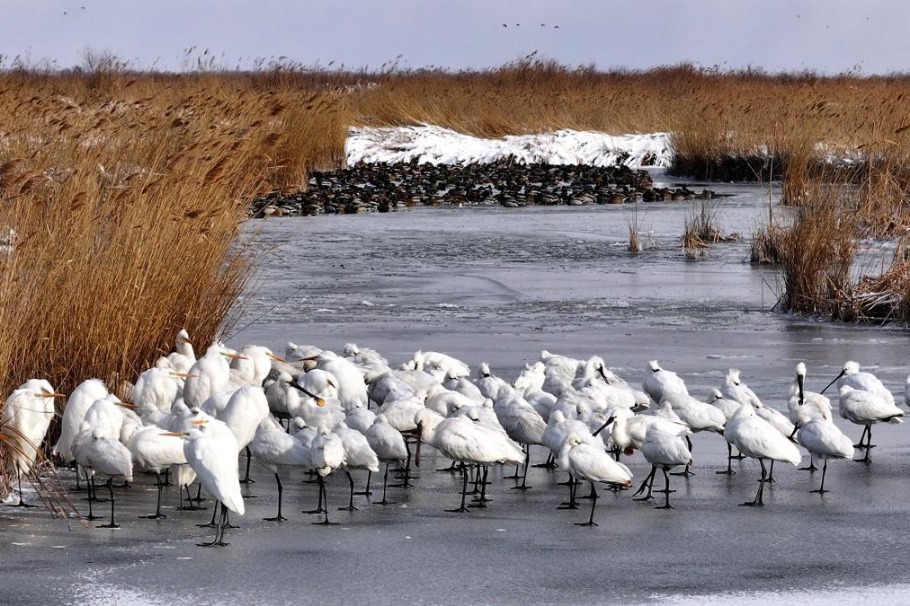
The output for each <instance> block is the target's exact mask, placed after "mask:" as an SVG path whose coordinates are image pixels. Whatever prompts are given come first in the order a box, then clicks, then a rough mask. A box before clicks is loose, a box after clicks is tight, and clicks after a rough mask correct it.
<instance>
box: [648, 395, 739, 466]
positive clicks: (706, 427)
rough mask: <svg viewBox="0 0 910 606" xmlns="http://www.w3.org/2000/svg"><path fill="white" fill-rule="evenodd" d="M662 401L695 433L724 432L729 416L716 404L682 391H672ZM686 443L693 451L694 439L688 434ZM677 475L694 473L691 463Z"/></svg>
mask: <svg viewBox="0 0 910 606" xmlns="http://www.w3.org/2000/svg"><path fill="white" fill-rule="evenodd" d="M660 403H661V404H667V403H669V404H670V406H671V407H672V409H673V412H675V413H676V415H677V416H678V417H679V419H680V420H681V421H682V422H683V423H685V424H686V425H688V426H689V429H691V430H692V432H693V433H695V432H699V431H715V432H717V433H720V434H723V431H724V425H725V424H726V422H727V418H726V417H725V416H724V413H723V412H721V411H720V409H719V408H717V407H716V406H711V405H710V404H707V403H706V402H702V401H701V400H698V399H696V398H693V397H692V396H690V395H689V394H687V393H683V392H681V391H672V392H670V393H668V394H665V395H664V397H663V399H662V400H661V402H660ZM686 444H688V446H689V450H690V451H691V450H692V441H691V440H690V439H689V437H688V436H686ZM675 475H681V476H690V475H692V472H691V471H689V465H686V468H685V470H683V471H681V472H679V473H678V474H675Z"/></svg>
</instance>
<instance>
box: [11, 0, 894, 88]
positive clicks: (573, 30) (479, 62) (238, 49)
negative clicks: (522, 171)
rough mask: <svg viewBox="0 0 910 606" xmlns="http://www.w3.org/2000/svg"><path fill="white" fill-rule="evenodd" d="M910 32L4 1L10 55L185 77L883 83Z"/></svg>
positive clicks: (659, 15) (330, 1) (609, 9)
mask: <svg viewBox="0 0 910 606" xmlns="http://www.w3.org/2000/svg"><path fill="white" fill-rule="evenodd" d="M503 24H505V25H506V26H507V27H503ZM519 24H520V25H519ZM542 24H543V25H542ZM554 26H558V28H556V27H554ZM908 26H910V3H908V2H905V1H904V0H870V1H865V0H860V1H858V0H851V1H845V0H829V1H824V0H789V1H787V0H702V1H696V0H652V1H650V2H636V1H631V0H627V1H625V2H618V1H612V0H601V1H598V0H422V1H418V0H299V1H293V0H154V1H142V2H139V1H129V0H0V54H2V55H3V56H4V65H6V66H8V65H9V64H10V62H11V61H12V59H13V58H14V57H15V56H17V55H19V56H24V57H28V59H29V60H30V61H31V62H33V63H34V62H39V61H43V60H48V61H53V62H54V65H55V66H56V67H70V66H73V65H78V64H80V63H81V62H82V56H83V51H84V49H86V48H93V49H96V50H110V51H112V52H113V53H115V54H116V55H118V56H119V57H120V58H122V59H126V60H130V61H133V62H134V63H135V64H136V65H138V66H140V67H150V66H152V65H155V66H156V67H158V68H160V69H181V68H182V67H185V58H184V51H185V49H187V48H190V47H195V48H196V49H197V51H196V53H195V55H200V54H201V53H202V52H203V51H204V50H206V49H207V50H209V51H210V52H211V53H213V54H214V55H215V56H216V58H217V60H218V62H219V63H220V64H222V65H224V66H226V67H229V68H233V67H236V66H238V65H239V66H241V67H250V66H252V64H253V60H254V59H256V58H265V59H270V58H278V57H282V56H283V57H287V58H288V59H290V60H293V61H297V62H299V63H303V64H306V65H311V64H316V63H317V62H318V63H319V64H321V65H323V66H326V65H328V64H329V62H334V66H338V65H340V64H344V65H345V66H347V67H364V66H367V67H370V68H373V69H378V68H380V66H381V65H382V64H383V63H385V62H387V61H392V60H394V59H395V58H396V57H398V56H399V55H401V58H400V59H399V65H400V66H401V67H410V68H418V67H426V66H444V67H448V68H453V69H460V68H480V67H489V66H495V65H500V64H502V63H504V62H507V61H512V60H515V59H518V58H520V57H522V56H524V55H527V54H528V53H531V52H533V51H537V52H538V56H542V57H546V58H551V59H555V60H557V61H559V62H561V63H564V64H568V65H582V64H585V65H586V64H590V63H593V64H595V65H596V66H597V67H598V68H601V69H608V68H612V67H628V68H649V67H653V66H656V65H667V64H674V63H679V62H682V61H691V62H694V63H697V64H700V65H703V66H713V65H721V66H723V67H731V68H739V67H745V66H748V65H752V66H756V67H762V68H765V69H767V70H769V71H783V70H786V71H792V70H801V69H814V70H817V71H822V72H828V73H834V72H841V71H845V70H849V69H853V68H859V69H860V70H861V71H862V73H865V74H873V73H887V72H892V71H910V27H908Z"/></svg>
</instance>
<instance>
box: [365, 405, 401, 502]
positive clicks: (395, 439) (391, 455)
mask: <svg viewBox="0 0 910 606" xmlns="http://www.w3.org/2000/svg"><path fill="white" fill-rule="evenodd" d="M364 435H365V436H366V438H367V442H369V444H370V448H372V449H373V452H375V453H376V456H377V457H379V461H380V462H382V463H385V474H384V475H383V478H382V500H381V501H379V504H380V505H389V504H391V502H390V501H387V500H386V496H385V494H386V486H387V485H388V483H389V464H390V463H393V462H398V463H399V464H403V463H404V462H405V461H406V460H408V459H409V458H410V457H411V453H410V452H409V451H408V447H407V444H406V443H405V441H404V436H403V435H401V432H400V431H398V430H397V429H395V428H394V427H392V426H391V425H389V422H388V420H387V419H386V417H385V415H384V414H378V415H376V420H375V421H373V424H372V425H371V426H370V427H369V428H367V430H366V432H365V434H364Z"/></svg>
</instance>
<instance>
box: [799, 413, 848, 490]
mask: <svg viewBox="0 0 910 606" xmlns="http://www.w3.org/2000/svg"><path fill="white" fill-rule="evenodd" d="M796 441H797V442H799V443H800V444H802V445H803V447H804V448H805V449H806V450H808V451H809V454H811V455H814V456H816V457H821V458H822V459H824V460H825V464H824V467H822V483H821V486H819V488H818V490H812V491H810V492H817V493H818V494H825V493H826V492H828V491H827V490H825V475H826V474H827V473H828V459H850V458H852V457H853V442H852V440H850V438H849V437H847V436H846V435H845V434H844V432H842V431H841V430H840V429H838V428H837V426H836V425H835V424H834V423H832V422H831V421H827V420H825V419H812V420H811V421H808V422H807V423H806V424H805V425H802V426H800V428H799V431H798V432H797V434H796Z"/></svg>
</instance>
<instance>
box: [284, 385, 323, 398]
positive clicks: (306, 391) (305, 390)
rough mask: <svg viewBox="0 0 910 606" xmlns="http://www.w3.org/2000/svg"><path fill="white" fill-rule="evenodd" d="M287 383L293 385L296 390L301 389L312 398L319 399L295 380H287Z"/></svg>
mask: <svg viewBox="0 0 910 606" xmlns="http://www.w3.org/2000/svg"><path fill="white" fill-rule="evenodd" d="M288 385H290V386H291V387H293V388H294V389H297V390H299V391H302V392H303V393H304V394H306V395H308V396H310V397H311V398H313V399H314V400H318V399H319V396H317V395H316V394H314V393H312V392H311V391H310V390H309V389H306V388H305V387H301V386H300V385H298V384H297V381H289V382H288Z"/></svg>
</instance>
